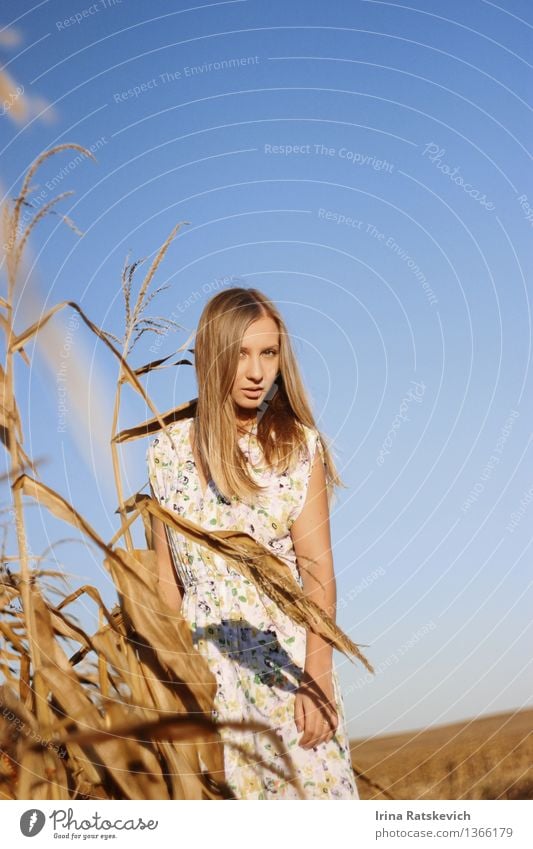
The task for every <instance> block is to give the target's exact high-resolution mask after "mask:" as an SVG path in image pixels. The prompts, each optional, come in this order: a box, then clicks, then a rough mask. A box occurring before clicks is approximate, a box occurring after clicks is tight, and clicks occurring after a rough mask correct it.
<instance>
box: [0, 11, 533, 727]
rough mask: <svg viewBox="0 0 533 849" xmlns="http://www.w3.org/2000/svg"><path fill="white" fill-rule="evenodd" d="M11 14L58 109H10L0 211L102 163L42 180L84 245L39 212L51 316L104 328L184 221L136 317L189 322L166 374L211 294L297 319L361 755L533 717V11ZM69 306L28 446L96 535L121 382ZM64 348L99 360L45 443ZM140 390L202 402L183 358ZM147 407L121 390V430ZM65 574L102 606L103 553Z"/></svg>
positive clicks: (32, 384)
mask: <svg viewBox="0 0 533 849" xmlns="http://www.w3.org/2000/svg"><path fill="white" fill-rule="evenodd" d="M3 25H12V26H13V27H14V28H15V29H16V30H17V31H18V32H19V33H20V36H21V41H20V43H19V44H18V46H14V47H12V48H10V49H8V48H7V47H3V48H2V53H1V57H2V61H4V62H9V65H8V71H9V73H10V74H11V75H12V76H13V77H14V78H16V80H17V81H19V82H22V83H23V84H24V87H25V94H26V95H27V96H30V97H35V98H42V99H43V100H44V101H47V102H48V104H49V106H48V107H47V106H44V107H42V109H43V112H42V114H40V115H39V114H35V116H34V117H33V118H32V119H31V120H30V121H28V123H27V124H26V125H24V126H20V125H16V124H14V123H12V122H10V121H9V120H8V119H7V117H6V116H2V117H1V131H2V138H1V151H2V152H1V160H0V179H1V180H2V182H3V185H4V188H5V190H6V191H7V193H8V194H10V195H14V194H16V191H17V189H18V188H19V187H20V181H21V179H22V177H23V175H24V173H25V171H26V170H27V168H28V166H29V164H30V163H31V162H32V161H33V159H34V158H35V156H37V155H38V153H40V152H41V151H42V150H43V149H45V148H48V147H51V146H53V145H54V144H58V143H65V142H75V143H77V144H81V145H84V146H85V147H88V148H91V147H92V148H93V149H94V152H95V156H96V157H97V160H98V161H97V163H93V162H91V161H88V160H85V159H82V160H80V159H77V158H76V153H75V152H74V151H64V152H63V153H61V154H59V155H57V156H56V157H53V158H51V159H49V160H48V161H47V162H46V164H45V165H44V167H43V169H42V171H41V172H40V174H39V180H38V182H39V186H40V188H39V191H43V192H44V197H46V198H49V197H52V196H53V194H54V192H58V191H65V190H74V192H75V194H74V195H73V196H72V197H70V198H67V199H66V200H65V202H64V203H63V206H62V211H63V212H68V214H69V215H70V216H71V217H72V218H73V219H74V220H75V222H76V224H77V225H78V227H79V228H80V229H81V230H82V231H84V236H83V237H82V238H79V237H77V236H76V235H75V234H74V233H73V232H72V231H71V230H70V229H68V228H67V227H65V226H62V225H61V224H60V222H59V220H58V219H57V218H54V219H52V218H50V219H49V220H48V221H46V222H45V223H44V224H43V225H42V227H41V229H40V230H39V232H38V233H35V235H34V238H33V240H32V244H31V260H30V265H31V264H32V263H34V264H35V265H34V266H33V265H32V268H31V275H29V276H30V285H31V286H32V287H33V289H34V290H35V291H37V292H39V293H40V295H39V297H40V300H41V301H42V308H43V309H48V308H50V307H51V306H52V305H53V304H55V303H57V302H59V301H62V300H65V299H67V298H68V299H72V300H75V301H77V302H78V303H79V304H80V305H81V306H82V308H83V309H84V310H85V311H86V313H87V314H88V315H89V317H90V318H91V319H92V320H93V321H95V322H96V323H97V324H98V325H100V326H102V327H103V328H105V329H107V330H110V331H112V332H113V333H115V334H117V335H121V329H122V322H123V304H122V300H121V292H120V273H121V269H122V266H123V263H124V260H125V258H126V256H127V255H128V253H129V254H130V259H131V260H133V259H137V258H140V257H148V258H151V257H152V256H153V255H154V252H155V251H156V250H157V248H158V247H159V245H160V244H161V243H162V242H163V241H164V239H165V238H166V236H167V235H168V234H169V232H170V231H171V229H172V227H173V226H174V225H175V224H176V223H177V222H178V221H187V222H189V223H188V224H187V225H184V226H183V228H182V229H181V230H180V233H179V235H178V237H177V238H176V240H175V241H174V243H173V245H172V246H171V248H170V250H169V252H168V254H167V256H166V258H165V260H164V262H163V264H162V265H161V267H160V268H159V270H158V274H157V278H156V281H155V283H156V285H161V284H163V283H167V284H169V288H168V289H167V290H166V291H164V292H162V293H161V294H160V295H159V297H158V299H157V301H154V302H153V304H152V306H153V307H154V309H153V314H160V315H165V316H167V317H172V318H174V319H175V320H176V321H177V322H178V323H179V324H180V325H181V329H180V330H179V331H177V332H176V333H175V334H172V335H169V336H168V337H163V338H160V339H159V342H160V344H159V342H158V344H157V345H156V346H155V351H156V355H159V354H161V355H162V356H164V355H166V354H169V353H171V352H172V351H173V350H175V349H176V348H177V347H178V346H179V345H181V344H183V342H184V341H185V340H186V338H187V336H188V334H189V333H190V332H191V331H192V330H194V328H195V326H196V323H197V321H198V318H199V315H200V313H201V310H202V308H203V306H204V304H205V303H206V301H207V299H208V298H209V297H210V296H211V295H212V294H214V293H215V292H216V291H220V289H221V288H223V287H224V286H229V285H247V286H252V285H253V286H255V287H257V288H259V289H261V290H262V291H264V292H265V293H266V294H267V295H268V296H269V297H271V298H272V299H273V300H274V301H275V302H276V304H277V305H278V306H279V308H280V309H281V310H282V312H283V314H284V316H285V318H286V320H287V323H288V325H289V329H290V331H291V333H292V334H293V339H294V345H295V348H296V351H297V354H298V356H299V360H300V363H301V368H302V372H303V374H304V377H305V381H306V385H307V386H308V389H309V393H310V396H311V398H312V401H313V408H314V413H315V417H316V420H317V423H318V426H319V427H320V428H321V429H322V430H323V432H324V433H325V434H326V435H327V436H328V437H329V438H330V440H331V443H332V445H333V447H334V450H335V457H336V459H337V462H338V467H339V470H340V473H341V475H342V477H343V479H344V481H345V483H346V484H347V488H346V489H345V490H342V491H340V493H339V498H338V501H337V504H336V505H335V508H334V511H333V515H332V534H333V541H334V557H335V567H336V572H337V583H338V599H339V606H338V621H339V623H340V624H341V626H342V627H343V628H344V629H345V630H346V631H347V632H348V633H349V634H350V635H351V636H352V638H353V639H354V640H355V641H356V642H359V643H361V644H364V645H365V648H364V649H363V650H364V652H365V654H366V655H367V657H368V658H369V660H370V661H371V663H372V664H373V666H374V667H375V669H376V671H377V674H376V675H375V676H373V677H372V679H371V680H367V676H366V675H365V670H364V669H363V667H361V666H360V665H354V664H352V663H350V662H349V661H348V660H347V659H346V658H345V657H344V656H343V655H341V654H336V662H337V668H338V670H339V674H340V677H341V682H342V685H343V690H344V692H345V705H346V714H347V718H348V723H349V732H350V736H351V737H353V738H355V737H363V736H368V735H372V734H378V735H379V734H387V733H393V732H397V731H402V730H405V729H414V728H423V727H428V726H432V725H440V724H442V723H445V722H452V721H455V720H459V719H465V718H469V717H476V716H480V715H484V714H488V713H494V712H497V711H503V710H511V709H515V708H517V709H519V708H521V707H523V706H525V705H528V706H531V704H532V701H533V700H532V692H531V669H530V656H531V643H532V640H531V622H530V610H531V578H530V575H531V568H530V560H531V522H532V516H533V506H532V504H531V502H532V501H533V488H532V487H533V479H532V473H531V444H530V441H531V424H530V422H531V398H532V382H531V371H530V366H531V305H530V301H529V280H530V279H531V266H532V245H533V238H532V236H533V233H532V227H533V185H532V180H531V168H530V153H529V152H528V149H529V148H530V144H529V141H530V139H531V136H532V120H531V103H530V91H531V82H532V74H531V62H532V60H533V55H532V54H533V50H532V38H531V36H532V25H533V15H532V11H531V6H530V4H529V3H527V2H525V0H509V2H501V3H500V4H499V5H498V4H495V3H490V2H483V0H471V2H469V3H462V2H459V0H451V2H447V3H445V4H444V3H438V2H432V1H431V0H429V2H424V3H421V2H418V3H417V4H415V5H411V6H409V5H402V4H400V3H395V2H374V0H368V2H367V0H365V2H363V1H362V0H353V2H332V3H324V2H318V3H312V4H309V3H307V2H303V1H302V2H293V3H281V2H269V3H268V4H265V3H260V2H257V0H238V1H237V2H222V3H211V4H209V3H207V4H199V5H194V6H193V5H192V4H191V7H188V6H187V5H186V4H185V3H182V2H177V3H173V4H172V10H171V11H169V4H166V3H163V2H152V3H150V5H149V6H148V5H147V4H141V3H135V2H128V1H127V0H122V2H121V3H118V2H116V3H112V2H109V0H106V2H102V0H100V2H98V3H94V4H92V5H91V4H90V3H86V4H85V5H84V4H83V0H82V2H79V3H73V2H70V3H67V2H54V0H49V2H42V3H40V4H35V5H33V4H30V3H27V2H25V0H24V2H21V3H19V4H17V19H16V20H9V19H8V18H7V17H6V13H5V12H4V19H3ZM38 111H39V110H38V109H36V112H38ZM47 182H49V183H50V186H51V188H47V185H46V184H47ZM146 266H147V263H146V264H145V266H144V268H146ZM141 270H142V269H141ZM139 280H140V277H139ZM26 292H27V290H26V289H25V294H26ZM23 302H24V295H23V298H22V302H21V312H20V318H19V324H18V325H17V327H18V329H19V330H20V329H22V327H23V326H24V323H25V319H24V315H25V314H24V311H23ZM70 315H71V312H70V310H67V311H66V312H65V313H64V314H63V316H62V317H61V318H57V319H54V321H55V325H56V327H57V328H59V333H58V342H57V350H56V352H55V354H54V353H52V355H51V356H50V357H49V359H48V361H45V359H44V358H43V356H42V354H41V351H40V350H39V348H36V349H35V352H34V353H35V356H34V359H33V363H32V368H31V371H28V370H27V369H26V367H24V366H23V365H22V364H20V367H19V368H18V369H17V380H18V385H19V387H20V402H21V407H22V412H23V415H24V419H25V427H26V433H27V435H28V436H27V443H26V446H27V449H30V450H31V453H32V455H33V456H43V455H44V456H46V457H47V463H46V465H45V466H44V467H43V470H42V474H43V479H44V481H45V482H46V483H47V484H49V485H50V486H55V487H56V488H57V489H58V490H59V491H60V492H61V493H63V494H64V495H66V496H68V497H70V498H71V499H72V500H73V501H74V503H75V504H76V506H77V507H78V509H79V510H81V512H82V513H84V515H86V516H87V518H88V519H89V520H90V521H91V522H92V523H93V525H94V526H95V527H96V528H97V529H98V531H99V532H100V533H101V534H102V536H103V537H104V538H106V539H110V538H111V537H112V536H113V534H114V532H115V530H116V527H117V522H116V516H115V513H114V511H115V509H116V504H117V496H116V492H115V490H114V485H113V478H112V474H111V464H110V454H109V452H108V451H107V452H106V451H102V450H101V448H100V445H99V444H98V440H97V439H96V438H95V433H96V429H97V425H96V422H99V423H103V427H104V431H103V433H104V437H103V438H104V440H105V439H107V437H106V434H107V433H108V432H110V428H111V417H112V406H113V398H114V396H113V393H114V380H115V376H116V363H115V362H114V361H113V360H112V358H111V357H110V355H109V353H108V352H107V351H106V350H104V348H103V346H102V345H101V343H96V342H95V340H94V338H93V337H92V336H91V334H90V333H89V331H88V330H87V329H86V328H85V327H84V326H83V325H80V326H79V327H77V328H76V327H75V326H74V325H73V323H72V321H71V322H70V331H69V316H70ZM69 332H70V335H71V337H72V339H71V340H70V341H69V343H70V344H71V346H72V347H71V349H70V350H72V352H73V353H74V350H75V351H76V354H77V355H78V356H79V357H87V361H88V364H89V365H88V368H87V373H86V375H85V376H84V378H83V379H80V377H79V376H75V375H74V372H73V369H70V374H69V376H68V379H67V384H66V385H67V407H68V408H69V410H68V411H67V413H66V417H65V425H66V428H65V431H62V432H58V394H57V391H55V390H56V387H54V380H53V377H52V378H51V377H50V375H51V374H52V375H53V374H56V373H57V372H58V370H59V369H60V367H61V365H62V364H63V365H65V363H66V367H67V373H68V369H69V368H70V362H71V359H69V356H68V354H67V355H65V354H64V353H63V354H62V351H63V350H64V349H63V343H64V340H65V339H67V337H68V333H69ZM155 339H156V337H152V336H150V335H149V334H146V335H145V336H143V338H142V340H141V342H140V343H139V345H138V347H137V348H136V349H135V351H134V353H133V356H132V364H133V365H140V364H142V363H143V362H146V361H148V360H150V359H153V357H154V352H150V347H151V346H154V341H155ZM72 355H73V354H72ZM147 387H148V390H149V392H150V394H151V397H152V398H153V400H154V402H155V403H156V404H157V406H158V407H159V409H161V410H166V409H168V408H170V407H172V406H174V405H177V404H179V403H181V402H183V401H186V400H187V399H189V398H191V397H194V396H195V394H196V388H195V383H194V376H193V370H192V369H191V368H187V367H183V368H179V369H172V370H170V369H169V370H164V371H161V372H159V373H157V374H154V375H152V376H151V377H150V380H149V381H148V383H147ZM51 389H52V391H51ZM76 392H77V393H80V394H81V397H82V398H83V399H84V402H83V408H82V414H83V415H82V419H81V420H80V418H79V416H76V415H75V410H74V406H75V405H74V394H75V393H76ZM147 416H148V411H147V410H146V409H145V406H144V404H143V402H142V401H141V400H140V399H138V398H135V397H132V395H131V393H129V392H127V391H125V393H124V402H123V406H122V410H121V426H123V427H126V426H129V425H131V424H134V423H136V422H138V421H141V420H143V419H144V418H146V417H147ZM145 450H146V442H144V441H140V442H138V443H135V444H132V445H130V446H128V447H126V448H125V449H124V451H123V453H122V458H123V463H124V480H125V489H126V492H127V493H131V492H134V491H136V490H137V489H139V488H140V487H142V486H143V484H145V483H146V482H147V475H146V469H145V465H144V455H145ZM6 497H7V496H6ZM513 517H514V518H513ZM28 519H29V523H30V529H31V539H32V546H33V549H34V550H35V551H40V550H42V549H43V548H44V547H45V546H46V545H48V544H50V543H51V542H52V541H53V540H55V539H57V538H59V537H60V536H65V531H64V528H62V526H60V524H59V523H58V522H56V521H55V520H51V519H49V518H48V517H47V516H46V515H45V514H44V513H43V512H41V511H40V510H38V509H29V510H28ZM67 535H68V536H71V534H70V532H68V533H67ZM136 540H137V543H138V545H139V546H143V545H144V542H143V535H142V528H141V525H140V523H139V527H138V528H137V529H136ZM57 555H58V558H59V559H60V561H61V562H64V563H67V564H68V569H69V570H70V572H71V573H72V578H71V582H72V587H73V588H74V587H76V586H78V585H79V584H80V583H82V582H85V581H90V582H92V583H94V584H96V585H97V586H98V587H99V588H100V590H101V592H102V595H103V596H104V598H105V599H106V601H107V602H108V603H112V602H113V601H114V593H113V588H112V586H111V585H110V582H109V577H108V575H107V573H106V572H105V570H104V569H103V568H102V565H101V563H100V558H99V555H98V553H97V552H92V551H90V552H89V551H86V550H84V549H83V547H82V546H81V545H80V544H79V543H75V544H69V545H64V546H62V547H61V548H58V549H57ZM92 616H93V609H92V606H91V604H90V602H87V606H86V609H85V610H84V611H82V618H83V617H86V621H87V622H89V621H91V617H92Z"/></svg>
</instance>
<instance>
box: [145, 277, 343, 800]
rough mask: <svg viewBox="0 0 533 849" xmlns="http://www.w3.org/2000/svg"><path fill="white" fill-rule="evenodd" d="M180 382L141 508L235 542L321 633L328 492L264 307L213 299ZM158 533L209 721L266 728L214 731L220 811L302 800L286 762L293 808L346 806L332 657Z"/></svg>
mask: <svg viewBox="0 0 533 849" xmlns="http://www.w3.org/2000/svg"><path fill="white" fill-rule="evenodd" d="M195 370H196V377H197V383H198V401H197V405H196V414H195V415H194V416H191V417H190V418H186V419H182V420H180V421H177V422H175V423H174V424H172V425H171V426H170V428H169V430H170V432H171V433H172V438H173V442H174V445H175V449H174V448H173V447H172V444H171V443H170V440H169V439H168V437H167V436H166V435H165V434H164V433H161V434H160V435H159V437H158V438H156V439H154V440H153V441H152V442H151V443H150V445H149V447H148V452H147V463H148V470H149V476H150V484H151V487H152V491H153V495H154V497H155V498H157V499H158V500H159V502H160V503H161V504H162V505H163V506H165V507H167V508H168V509H170V510H173V511H175V512H176V513H177V514H179V515H182V516H184V517H186V518H187V519H190V520H191V521H193V522H195V523H197V524H198V525H201V526H202V527H205V528H207V529H208V530H211V531H212V530H215V531H216V530H238V531H242V532H245V533H247V534H249V535H250V536H251V537H253V538H254V540H256V541H257V542H259V543H261V544H262V545H263V546H265V547H266V548H267V549H269V550H270V551H272V552H273V553H274V554H276V555H277V556H278V557H280V558H281V559H282V560H283V561H284V562H285V563H286V564H287V566H288V568H289V569H290V571H291V574H292V575H293V577H294V578H295V579H296V581H297V582H298V584H299V586H300V587H301V588H302V589H303V591H304V593H305V595H306V596H307V597H308V598H309V599H312V600H313V601H315V602H316V603H317V604H319V605H320V606H321V607H322V608H324V609H325V610H326V611H327V612H328V613H329V614H330V615H331V616H332V618H334V610H335V601H336V585H335V576H334V569H333V559H332V554H331V539H330V528H329V501H330V495H331V491H332V489H333V486H334V485H339V484H340V479H339V477H338V475H337V473H336V470H335V467H334V463H333V460H332V458H331V455H330V452H329V450H328V448H327V446H326V445H325V444H323V442H322V439H321V435H320V432H319V431H318V430H317V429H316V427H315V425H314V421H313V416H312V413H311V409H310V405H309V402H308V400H307V397H306V393H305V390H304V388H303V384H302V381H301V378H300V375H299V371H298V366H297V363H296V360H295V357H294V354H293V352H292V349H291V345H290V341H289V336H288V334H287V329H286V327H285V324H284V322H283V319H282V317H281V315H280V314H279V312H278V310H277V309H276V307H275V306H274V304H273V303H272V302H271V301H270V300H269V299H268V298H266V297H265V295H263V294H262V293H261V292H259V291H258V290H257V289H243V288H231V289H226V290H224V291H222V292H220V293H218V294H217V295H215V296H214V297H213V298H212V299H211V300H210V301H209V302H208V304H207V305H206V307H205V309H204V311H203V313H202V315H201V318H200V322H199V325H198V329H197V333H196V341H195ZM164 528H165V526H164V525H163V523H162V522H160V521H159V520H157V519H155V518H153V520H152V529H153V538H154V548H155V550H156V552H157V556H158V564H159V578H160V587H161V593H162V594H163V595H164V598H165V600H166V601H167V603H168V604H169V605H170V606H171V607H173V608H174V609H180V608H181V613H182V615H183V617H184V618H185V620H186V621H187V622H188V624H189V626H190V628H191V630H192V634H193V642H194V645H195V648H197V649H198V650H199V651H200V652H201V653H202V654H203V655H204V656H205V658H206V659H207V661H208V664H209V667H210V669H211V671H212V672H213V673H214V675H215V676H216V680H217V692H216V696H215V710H214V715H215V717H216V718H217V719H218V720H233V721H235V720H236V721H238V722H246V721H247V720H248V721H249V720H253V721H255V722H262V723H263V724H266V725H267V726H268V727H269V729H270V733H257V732H256V733H253V732H252V731H246V730H242V731H241V730H240V729H239V730H235V729H229V728H224V727H222V728H221V738H222V740H223V742H224V767H225V772H226V780H227V783H228V784H229V786H230V788H231V789H232V791H233V792H234V794H235V796H236V797H237V798H241V799H291V798H302V796H301V794H299V793H298V790H297V788H296V786H295V783H294V782H291V781H290V773H289V771H288V770H287V767H286V763H287V756H288V757H289V758H290V761H291V762H292V765H293V769H294V772H295V774H296V775H297V778H298V779H299V782H300V786H301V787H302V788H303V791H304V794H305V798H307V799H359V794H358V791H357V787H356V784H355V779H354V775H353V770H352V768H351V762H350V752H349V746H348V739H347V731H346V725H345V718H344V708H343V703H342V697H341V694H340V691H339V685H338V680H337V676H336V671H335V669H334V666H333V659H332V648H331V645H330V644H329V643H327V642H326V641H325V640H323V639H322V638H321V637H319V636H318V635H316V634H314V633H312V632H311V631H308V630H306V629H305V628H304V627H302V626H301V625H298V624H296V623H294V622H293V621H292V620H291V619H289V618H288V617H287V616H286V614H284V613H283V612H282V611H281V610H280V609H279V608H278V607H277V605H275V604H274V603H273V602H272V600H271V599H270V598H268V597H266V596H265V595H264V594H262V593H260V592H259V591H258V590H257V589H256V587H255V584H254V583H252V582H251V581H249V580H247V579H245V578H244V576H243V575H241V573H240V572H238V571H237V570H236V569H235V568H232V565H231V563H229V562H227V561H225V560H223V559H222V558H221V557H220V556H218V555H213V554H211V553H210V552H209V551H207V549H205V548H202V547H201V546H200V545H197V544H193V543H191V542H189V541H188V540H187V538H186V537H185V536H183V535H182V534H179V533H178V532H176V531H174V530H173V529H170V528H167V531H165V530H164ZM167 533H168V536H167ZM317 687H318V688H319V689H318V690H317ZM317 692H319V693H320V703H317V697H316V693H317ZM272 730H274V731H275V734H276V735H277V737H278V738H280V740H278V746H276V745H275V743H276V741H275V739H274V741H273V740H272ZM279 742H281V745H282V749H283V753H284V754H285V757H282V756H280V746H279ZM235 744H236V745H235Z"/></svg>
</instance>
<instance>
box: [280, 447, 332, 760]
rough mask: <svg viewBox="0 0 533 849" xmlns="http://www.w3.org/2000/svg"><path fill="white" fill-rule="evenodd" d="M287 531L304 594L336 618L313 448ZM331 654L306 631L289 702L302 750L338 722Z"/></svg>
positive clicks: (321, 479) (320, 473)
mask: <svg viewBox="0 0 533 849" xmlns="http://www.w3.org/2000/svg"><path fill="white" fill-rule="evenodd" d="M291 536H292V541H293V544H294V550H295V553H296V560H297V563H298V568H299V570H300V574H301V576H302V583H303V590H304V593H305V595H306V596H307V598H309V599H312V600H313V601H314V602H315V603H316V604H318V605H319V606H320V607H322V608H323V610H325V611H326V612H327V613H329V615H330V616H331V618H332V619H333V620H334V621H335V607H336V600H337V588H336V583H335V574H334V569H333V555H332V553H331V534H330V527H329V505H328V498H327V490H326V476H325V472H324V465H323V463H322V460H321V458H320V456H319V451H318V450H317V454H316V456H315V461H314V463H313V468H312V471H311V476H310V478H309V485H308V489H307V497H306V500H305V504H304V507H303V509H302V511H301V513H300V515H299V516H298V518H297V519H296V521H295V522H293V524H292V527H291ZM332 655H333V649H332V647H331V645H330V644H329V643H327V642H326V641H325V640H323V639H322V637H320V636H318V634H313V632H312V631H310V630H307V633H306V649H305V664H304V670H303V676H302V683H301V685H300V686H299V688H298V690H297V693H296V697H295V702H294V720H295V724H296V728H297V730H298V731H301V732H303V733H302V736H301V737H300V740H299V741H298V745H299V746H301V748H303V749H310V748H314V747H316V746H318V745H319V744H320V743H327V742H329V741H330V740H331V739H332V737H333V735H334V734H335V731H336V729H337V726H338V721H339V718H338V712H337V707H336V704H335V693H334V690H333V657H332ZM317 687H318V690H317Z"/></svg>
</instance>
